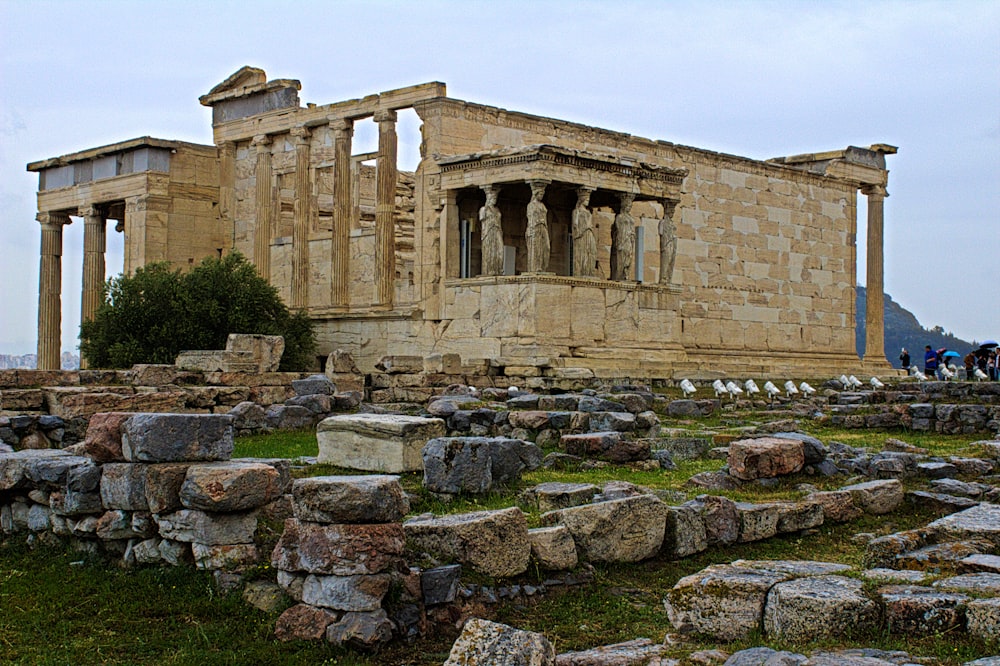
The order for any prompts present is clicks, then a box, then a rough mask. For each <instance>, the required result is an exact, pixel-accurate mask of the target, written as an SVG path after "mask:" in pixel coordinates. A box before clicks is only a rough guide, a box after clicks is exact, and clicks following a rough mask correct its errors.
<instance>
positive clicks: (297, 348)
mask: <svg viewBox="0 0 1000 666" xmlns="http://www.w3.org/2000/svg"><path fill="white" fill-rule="evenodd" d="M230 333H261V334H265V335H281V336H284V338H285V353H284V354H283V355H282V357H281V369H282V370H288V371H293V370H307V369H309V368H310V367H311V366H312V364H313V360H314V359H313V354H314V353H315V349H316V337H315V334H314V333H313V330H312V323H311V321H310V320H309V317H308V316H307V315H306V314H305V313H302V312H299V313H295V314H293V313H291V312H289V310H288V308H287V307H286V306H285V304H284V303H283V302H282V301H281V298H280V296H279V295H278V291H277V289H275V288H274V287H273V286H271V285H270V284H268V282H267V281H266V280H265V279H263V278H262V277H260V276H259V275H257V271H256V269H255V268H254V266H253V265H252V264H250V263H249V262H248V261H247V260H246V259H245V258H244V257H243V255H241V254H239V253H233V254H230V255H227V256H226V257H223V258H222V259H212V258H209V259H206V260H204V261H203V262H202V263H201V264H199V265H198V266H196V267H195V268H194V269H192V270H191V271H190V272H188V273H181V271H180V270H172V269H171V268H170V266H169V264H166V263H156V264H150V265H148V266H145V267H143V268H140V269H138V270H136V272H135V275H132V276H127V275H119V276H118V277H115V278H112V279H111V280H109V281H108V283H107V284H106V285H105V297H104V303H103V304H102V305H101V307H100V308H98V311H97V314H96V315H95V317H94V319H93V320H91V321H86V322H83V324H82V325H81V326H80V353H81V354H82V355H83V357H84V358H86V359H87V362H88V363H89V364H90V366H91V367H93V368H128V367H131V366H133V365H135V364H136V363H173V362H174V359H176V358H177V354H178V353H180V352H181V351H184V350H185V349H224V348H225V346H226V339H227V337H228V336H229V334H230Z"/></svg>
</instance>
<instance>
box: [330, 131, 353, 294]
mask: <svg viewBox="0 0 1000 666" xmlns="http://www.w3.org/2000/svg"><path fill="white" fill-rule="evenodd" d="M330 129H331V130H333V238H332V243H331V244H330V305H331V306H333V307H334V308H337V309H346V308H347V306H348V304H349V303H350V289H349V286H350V276H351V273H350V266H351V262H350V259H351V257H350V251H351V216H352V213H353V211H354V198H353V193H352V191H351V190H352V189H353V182H352V179H351V139H352V138H353V136H354V123H353V122H352V121H350V120H348V119H346V118H344V119H340V120H334V121H332V122H331V123H330Z"/></svg>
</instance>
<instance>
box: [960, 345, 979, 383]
mask: <svg viewBox="0 0 1000 666" xmlns="http://www.w3.org/2000/svg"><path fill="white" fill-rule="evenodd" d="M963 360H964V361H965V378H966V380H968V381H972V379H973V377H974V376H975V373H976V355H975V354H973V353H972V352H969V353H968V354H966V355H965V358H964V359H963Z"/></svg>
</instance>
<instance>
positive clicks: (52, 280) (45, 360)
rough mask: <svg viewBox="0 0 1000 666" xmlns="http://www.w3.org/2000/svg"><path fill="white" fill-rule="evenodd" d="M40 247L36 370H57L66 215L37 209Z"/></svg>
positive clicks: (58, 364) (67, 221) (67, 217)
mask: <svg viewBox="0 0 1000 666" xmlns="http://www.w3.org/2000/svg"><path fill="white" fill-rule="evenodd" d="M36 219H37V220H38V222H39V223H40V224H41V226H42V244H41V245H42V247H41V252H40V255H41V256H40V262H39V269H38V359H37V365H38V369H39V370H58V369H59V366H60V363H59V352H60V346H61V345H60V337H61V329H62V240H63V225H64V224H68V223H69V216H67V215H64V214H62V213H39V214H38V216H37V218H36Z"/></svg>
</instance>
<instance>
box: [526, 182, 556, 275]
mask: <svg viewBox="0 0 1000 666" xmlns="http://www.w3.org/2000/svg"><path fill="white" fill-rule="evenodd" d="M550 182H551V181H548V180H529V181H528V185H530V186H531V201H529V202H528V209H527V216H528V228H527V230H526V231H525V235H526V236H527V241H528V272H529V273H544V272H545V271H547V270H548V269H549V254H550V253H551V249H552V247H551V242H550V240H549V209H548V208H546V207H545V204H544V203H543V202H542V198H543V197H544V196H545V188H546V187H547V186H548V184H549V183H550Z"/></svg>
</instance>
